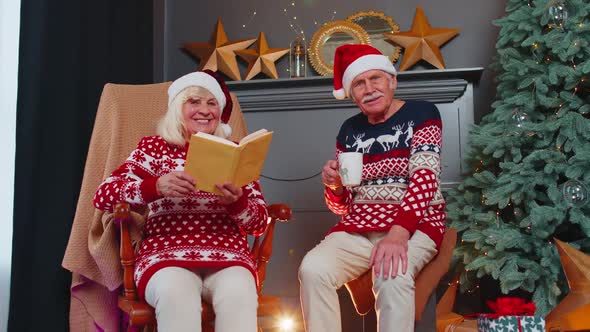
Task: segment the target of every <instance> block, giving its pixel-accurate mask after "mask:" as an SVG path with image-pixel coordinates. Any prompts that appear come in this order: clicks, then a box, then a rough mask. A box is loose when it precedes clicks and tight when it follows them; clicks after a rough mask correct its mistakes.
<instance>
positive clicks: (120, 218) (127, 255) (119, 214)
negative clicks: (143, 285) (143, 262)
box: [114, 203, 137, 300]
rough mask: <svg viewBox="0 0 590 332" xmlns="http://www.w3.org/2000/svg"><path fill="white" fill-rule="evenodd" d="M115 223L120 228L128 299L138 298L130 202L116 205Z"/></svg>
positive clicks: (125, 293) (124, 278) (121, 252)
mask: <svg viewBox="0 0 590 332" xmlns="http://www.w3.org/2000/svg"><path fill="white" fill-rule="evenodd" d="M114 214H115V223H116V224H117V225H118V226H119V228H120V235H121V239H120V246H121V247H120V255H121V266H122V268H123V290H124V293H123V294H124V296H125V298H126V299H128V300H136V299H137V292H136V290H135V283H134V281H133V269H134V267H135V253H134V252H133V244H132V243H131V236H130V235H129V223H130V222H131V210H130V207H129V204H128V203H117V204H116V205H115V210H114Z"/></svg>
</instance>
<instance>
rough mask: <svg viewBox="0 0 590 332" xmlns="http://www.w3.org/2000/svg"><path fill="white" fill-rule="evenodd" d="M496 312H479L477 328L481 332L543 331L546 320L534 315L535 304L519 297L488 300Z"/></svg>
mask: <svg viewBox="0 0 590 332" xmlns="http://www.w3.org/2000/svg"><path fill="white" fill-rule="evenodd" d="M487 304H488V306H489V307H490V309H492V310H493V311H494V313H489V314H478V315H477V316H478V317H477V328H478V330H479V331H481V332H509V331H511V332H542V331H545V320H544V319H543V318H542V317H539V316H534V314H535V304H534V303H533V302H526V301H525V300H524V299H521V298H518V297H500V298H498V299H497V300H496V301H488V302H487Z"/></svg>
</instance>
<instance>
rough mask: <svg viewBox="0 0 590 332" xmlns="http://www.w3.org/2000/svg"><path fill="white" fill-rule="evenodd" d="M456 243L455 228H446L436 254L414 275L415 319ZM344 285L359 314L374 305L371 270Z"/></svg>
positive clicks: (417, 318) (437, 280)
mask: <svg viewBox="0 0 590 332" xmlns="http://www.w3.org/2000/svg"><path fill="white" fill-rule="evenodd" d="M456 243H457V230H455V229H454V228H449V229H447V231H446V233H445V235H444V238H443V240H442V243H441V245H440V249H439V251H438V254H437V255H436V256H435V257H434V259H433V260H432V261H430V262H429V263H428V264H427V265H426V266H425V267H424V268H423V269H422V271H420V273H419V274H418V276H417V277H416V294H415V303H416V318H415V320H416V321H420V320H421V319H422V314H423V312H424V307H425V306H426V303H427V302H428V299H429V298H430V296H431V294H432V293H433V292H434V290H435V289H436V286H437V285H438V283H439V281H440V279H441V278H442V277H443V276H444V275H445V274H446V273H447V271H448V269H449V265H450V263H451V258H452V257H453V250H454V249H455V245H456ZM345 286H346V289H347V290H348V292H349V293H350V296H351V298H352V302H353V303H354V307H355V309H356V311H357V313H358V314H359V315H361V316H364V315H366V314H367V313H369V311H371V309H373V308H374V307H375V295H374V294H373V279H372V275H371V270H368V271H367V272H365V273H364V274H363V275H361V276H360V277H358V278H356V279H354V280H352V281H349V282H348V283H346V284H345Z"/></svg>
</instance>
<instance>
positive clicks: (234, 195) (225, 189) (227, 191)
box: [216, 182, 244, 205]
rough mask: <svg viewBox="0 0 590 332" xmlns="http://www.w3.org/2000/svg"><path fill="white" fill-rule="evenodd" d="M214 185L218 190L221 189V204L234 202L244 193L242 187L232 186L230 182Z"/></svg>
mask: <svg viewBox="0 0 590 332" xmlns="http://www.w3.org/2000/svg"><path fill="white" fill-rule="evenodd" d="M216 187H217V189H219V191H221V196H220V197H219V203H221V204H223V205H228V204H231V203H234V202H236V201H237V200H238V199H240V197H242V195H243V194H244V192H243V190H242V188H240V187H236V186H234V185H233V184H232V183H231V182H226V183H224V184H217V185H216Z"/></svg>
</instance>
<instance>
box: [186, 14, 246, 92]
mask: <svg viewBox="0 0 590 332" xmlns="http://www.w3.org/2000/svg"><path fill="white" fill-rule="evenodd" d="M255 40H256V39H241V40H234V41H229V40H228V39H227V35H226V34H225V30H224V29H223V23H222V22H221V18H219V19H218V20H217V24H216V25H215V30H213V33H211V38H210V39H209V42H208V43H185V44H183V46H182V47H183V48H184V49H185V50H186V51H187V52H188V53H190V54H191V55H193V56H195V57H196V58H198V59H199V60H200V65H199V70H205V69H210V70H212V71H220V72H222V73H224V74H225V75H227V77H229V78H231V79H232V80H235V81H238V80H241V79H242V76H241V75H240V69H239V67H238V62H237V60H236V55H235V53H234V51H236V50H243V49H246V48H248V47H249V46H250V45H252V43H253V42H254V41H255Z"/></svg>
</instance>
